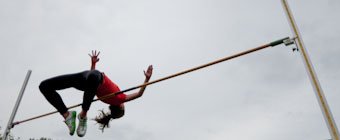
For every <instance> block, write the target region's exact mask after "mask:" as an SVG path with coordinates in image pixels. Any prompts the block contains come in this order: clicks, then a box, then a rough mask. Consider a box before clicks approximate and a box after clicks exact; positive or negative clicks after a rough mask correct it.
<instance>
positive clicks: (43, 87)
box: [39, 80, 50, 94]
mask: <svg viewBox="0 0 340 140" xmlns="http://www.w3.org/2000/svg"><path fill="white" fill-rule="evenodd" d="M39 89H40V91H41V93H42V94H46V93H47V92H48V90H49V89H50V88H49V84H48V82H47V81H46V80H44V81H42V82H41V83H40V85H39Z"/></svg>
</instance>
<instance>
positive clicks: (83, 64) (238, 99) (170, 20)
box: [0, 0, 340, 140]
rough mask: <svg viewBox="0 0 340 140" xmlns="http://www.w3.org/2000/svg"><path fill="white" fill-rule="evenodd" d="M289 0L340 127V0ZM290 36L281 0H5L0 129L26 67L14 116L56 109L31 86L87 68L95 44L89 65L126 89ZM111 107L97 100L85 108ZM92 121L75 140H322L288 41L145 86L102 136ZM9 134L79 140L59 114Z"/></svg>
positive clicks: (67, 94) (66, 95)
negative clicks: (147, 76)
mask: <svg viewBox="0 0 340 140" xmlns="http://www.w3.org/2000/svg"><path fill="white" fill-rule="evenodd" d="M288 2H289V4H290V6H291V9H292V12H293V14H294V16H295V19H296V21H297V24H298V26H299V28H300V31H301V34H302V38H303V40H304V42H305V45H306V48H307V50H308V52H309V54H310V57H311V60H312V62H313V64H314V67H315V71H316V73H317V74H318V77H319V81H320V83H321V85H322V88H323V90H324V92H325V95H326V98H327V101H328V103H329V106H330V108H331V111H332V113H333V116H334V119H335V122H336V123H337V124H338V125H339V124H340V102H339V99H340V87H339V83H340V70H339V69H340V63H339V62H338V60H340V55H339V54H340V47H339V43H338V41H339V39H340V27H339V25H340V18H339V17H340V1H339V0H323V1H319V0H299V1H294V0H289V1H288ZM291 35H292V33H291V30H290V27H289V24H288V22H287V18H286V16H285V13H284V10H283V8H282V5H281V1H280V0H256V1H254V0H142V1H141V0H123V1H121V0H120V1H119V0H95V1H94V0H73V1H69V0H31V1H25V0H14V1H6V0H2V1H0V47H1V55H0V65H1V69H0V79H1V80H0V89H1V91H0V94H1V98H0V103H1V104H0V126H1V127H2V129H1V133H3V130H4V127H5V126H6V124H7V121H8V119H9V117H10V114H11V111H12V109H13V106H14V104H15V101H16V99H17V97H18V92H19V90H20V88H21V86H22V83H23V80H24V77H25V75H26V72H27V70H29V69H31V70H33V73H32V76H31V79H30V81H29V84H28V86H27V89H26V92H25V95H24V97H23V100H22V102H21V105H20V107H19V110H18V113H17V116H16V118H15V120H16V121H18V120H23V119H27V118H30V117H33V116H36V115H41V114H44V113H47V112H50V111H54V110H55V109H54V108H53V107H52V106H51V105H50V104H49V103H48V102H47V101H46V100H45V98H44V97H43V96H42V94H41V93H40V91H39V89H38V86H39V83H40V82H41V81H42V80H44V79H47V78H50V77H53V76H57V75H61V74H68V73H74V72H79V71H83V70H87V69H89V68H90V58H89V56H88V55H87V54H88V53H89V52H90V51H91V50H94V49H96V50H99V51H101V54H100V62H99V63H98V65H97V68H98V69H99V70H101V71H104V72H105V73H106V74H107V75H108V76H109V77H111V79H112V80H113V81H114V82H116V83H117V84H118V85H119V86H120V88H121V89H126V88H130V87H132V86H136V85H139V84H141V82H143V80H144V75H143V70H144V69H146V68H147V66H148V65H149V64H153V65H154V75H153V77H152V80H155V79H158V78H162V77H164V76H168V75H170V74H173V73H176V72H179V71H182V70H186V69H188V68H191V67H194V66H197V65H200V64H204V63H207V62H210V61H213V60H216V59H219V58H222V57H225V56H229V55H232V54H235V53H238V52H241V51H244V50H247V49H251V48H254V47H257V46H259V45H262V44H266V43H269V42H271V41H274V40H277V39H280V38H283V37H286V36H291ZM59 93H60V94H61V96H62V97H63V99H64V101H65V103H66V104H67V105H68V106H70V105H74V104H78V103H80V102H81V101H82V92H80V91H77V90H75V89H67V90H63V91H60V92H59ZM127 94H129V93H127ZM107 107H108V106H107V105H106V104H104V103H101V102H96V103H93V104H92V106H91V110H90V112H89V114H88V115H89V117H90V118H94V117H95V116H96V115H97V114H98V110H100V109H103V108H104V109H107ZM75 110H77V111H78V112H79V111H80V108H76V109H75ZM88 123H89V125H88V132H87V134H86V136H85V138H83V139H101V140H109V139H110V140H111V139H117V140H136V139H139V140H173V139H178V140H188V139H190V140H192V139H195V140H208V139H209V140H225V139H236V140H272V139H275V140H301V139H309V140H325V139H327V138H330V135H329V133H328V129H327V126H326V124H325V121H324V119H323V116H322V113H321V110H320V108H319V105H318V102H317V99H316V96H315V94H314V92H313V89H312V86H311V84H310V82H309V79H308V76H307V73H306V71H305V68H304V66H303V62H302V59H301V57H300V55H299V53H296V52H295V53H293V52H292V50H291V47H285V46H284V45H280V46H277V47H275V48H269V49H265V50H261V51H258V52H255V53H252V54H250V55H247V56H244V57H240V58H237V59H234V60H231V61H228V62H224V63H221V64H218V65H215V66H212V67H209V68H206V69H203V70H200V71H196V72H193V73H190V74H188V75H185V76H181V77H177V78H174V79H170V80H167V81H164V82H161V83H158V84H155V85H152V86H149V87H148V88H147V90H146V92H145V94H144V95H143V97H142V98H140V99H138V100H135V101H132V102H129V103H126V115H125V116H124V117H123V118H122V119H119V120H114V121H112V122H111V127H110V128H109V129H107V130H105V132H104V133H102V132H101V131H100V130H98V125H95V122H93V121H89V122H88ZM12 133H13V134H14V135H15V136H16V137H21V139H25V140H26V139H29V138H32V137H34V138H40V137H50V138H53V139H56V140H67V139H80V138H78V137H77V136H76V135H75V136H72V137H71V136H69V134H68V130H67V128H66V126H65V124H64V123H63V119H62V117H61V116H60V115H57V114H56V115H52V116H48V117H45V118H41V119H37V120H33V121H30V122H27V123H23V124H21V125H18V126H16V127H15V128H14V129H12Z"/></svg>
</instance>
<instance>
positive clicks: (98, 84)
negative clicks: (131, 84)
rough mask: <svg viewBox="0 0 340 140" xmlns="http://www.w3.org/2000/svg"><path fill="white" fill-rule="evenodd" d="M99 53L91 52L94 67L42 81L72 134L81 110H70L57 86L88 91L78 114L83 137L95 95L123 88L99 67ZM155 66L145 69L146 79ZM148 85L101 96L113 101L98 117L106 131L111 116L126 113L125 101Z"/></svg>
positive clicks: (42, 87) (41, 88)
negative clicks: (128, 91)
mask: <svg viewBox="0 0 340 140" xmlns="http://www.w3.org/2000/svg"><path fill="white" fill-rule="evenodd" d="M99 53H100V52H98V53H97V51H92V54H89V56H90V57H91V70H86V71H83V72H79V73H74V74H67V75H61V76H57V77H53V78H50V79H47V80H44V81H42V82H41V83H40V85H39V89H40V91H41V93H42V94H43V95H44V96H45V98H46V99H47V101H48V102H49V103H50V104H52V105H53V106H54V107H55V108H56V109H57V111H58V112H59V113H60V114H61V115H62V116H63V117H64V119H65V121H64V122H65V123H66V125H67V127H68V129H69V131H70V135H73V134H74V132H75V130H76V116H77V113H76V111H68V109H67V107H66V106H65V104H64V102H63V100H62V99H61V97H60V95H59V94H58V93H57V90H62V89H66V88H71V87H73V88H76V89H78V90H81V91H84V95H83V103H82V110H81V112H80V113H79V114H78V117H77V118H78V120H79V123H78V127H77V135H78V136H79V137H83V136H84V135H85V134H86V128H87V111H88V110H89V109H90V105H91V103H92V101H93V99H94V97H95V96H97V97H98V98H99V99H100V98H101V97H103V96H105V95H109V94H112V93H117V92H119V91H120V89H119V87H118V86H117V85H116V84H115V83H114V82H112V81H111V80H110V79H109V78H108V77H107V75H105V74H104V73H103V72H100V71H98V70H96V63H97V62H98V61H99V58H98V56H99ZM152 70H153V67H152V65H149V67H148V69H147V70H146V71H144V75H145V80H144V83H147V82H149V80H150V78H151V75H152ZM145 88H146V86H144V87H141V88H140V90H139V92H136V93H132V94H125V93H120V94H117V95H114V96H111V97H109V98H107V99H100V100H101V101H102V102H104V103H106V104H109V110H110V112H107V113H105V112H104V111H101V113H100V115H99V116H97V117H96V118H95V121H97V122H98V123H99V125H100V129H101V130H102V131H103V130H104V128H106V127H109V122H110V120H112V119H117V118H120V117H122V116H123V115H124V112H125V111H124V103H125V102H128V101H131V100H134V99H136V98H139V97H141V96H142V95H143V93H144V90H145Z"/></svg>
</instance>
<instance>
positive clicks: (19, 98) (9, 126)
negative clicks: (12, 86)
mask: <svg viewBox="0 0 340 140" xmlns="http://www.w3.org/2000/svg"><path fill="white" fill-rule="evenodd" d="M31 73H32V70H28V72H27V74H26V78H25V81H24V84H23V85H22V87H21V90H20V93H19V96H18V99H17V102H16V103H15V106H14V108H13V111H12V114H11V117H10V118H9V121H8V124H7V127H6V129H5V132H4V135H3V136H2V140H7V136H8V134H9V132H10V130H11V128H13V120H14V117H15V114H16V113H17V110H18V108H19V105H20V102H21V99H22V96H23V95H24V91H25V89H26V86H27V83H28V80H29V78H30V76H31Z"/></svg>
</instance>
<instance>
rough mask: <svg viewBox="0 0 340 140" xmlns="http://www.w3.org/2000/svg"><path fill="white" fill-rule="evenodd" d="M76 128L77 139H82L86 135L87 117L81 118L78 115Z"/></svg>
mask: <svg viewBox="0 0 340 140" xmlns="http://www.w3.org/2000/svg"><path fill="white" fill-rule="evenodd" d="M78 120H79V124H78V128H77V134H78V136H79V137H83V136H85V134H86V129H87V117H85V118H81V117H80V114H78Z"/></svg>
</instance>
